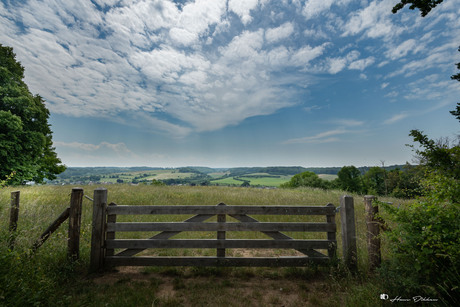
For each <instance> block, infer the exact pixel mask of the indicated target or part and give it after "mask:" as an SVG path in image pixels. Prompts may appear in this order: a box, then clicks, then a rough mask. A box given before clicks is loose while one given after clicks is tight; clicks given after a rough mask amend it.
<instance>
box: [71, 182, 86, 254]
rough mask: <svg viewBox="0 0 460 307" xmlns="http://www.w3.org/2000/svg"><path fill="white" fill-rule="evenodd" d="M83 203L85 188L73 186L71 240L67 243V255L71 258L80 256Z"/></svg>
mask: <svg viewBox="0 0 460 307" xmlns="http://www.w3.org/2000/svg"><path fill="white" fill-rule="evenodd" d="M82 203H83V189H82V188H73V189H72V194H71V195H70V210H69V241H68V244H67V256H68V257H69V259H71V260H77V259H78V258H79V257H80V228H81V211H82Z"/></svg>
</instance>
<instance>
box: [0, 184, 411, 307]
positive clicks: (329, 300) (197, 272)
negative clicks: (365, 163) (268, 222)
mask: <svg viewBox="0 0 460 307" xmlns="http://www.w3.org/2000/svg"><path fill="white" fill-rule="evenodd" d="M106 188H107V189H108V202H109V203H110V202H115V203H117V204H118V205H133V206H135V205H216V204H218V203H220V202H224V203H226V204H228V205H321V206H323V205H326V204H328V203H332V204H334V205H335V206H338V205H339V199H340V197H341V195H343V194H344V193H343V192H341V191H324V190H318V189H308V188H303V189H292V190H291V189H273V190H262V189H256V188H240V187H198V186H196V187H191V186H149V185H139V186H131V185H108V186H106ZM71 189H72V186H32V187H17V188H2V189H1V190H0V240H1V241H2V242H0V246H1V247H0V306H31V305H36V306H243V305H245V306H275V305H276V306H278V305H284V306H300V305H301V306H345V305H347V306H374V305H377V304H381V302H380V298H379V294H380V293H382V289H381V288H379V286H378V283H377V282H376V281H375V280H374V277H372V275H369V274H368V271H367V259H366V258H367V247H366V224H365V219H364V204H363V197H362V196H355V197H354V199H355V214H356V226H357V237H358V268H359V272H358V273H357V274H353V275H352V274H350V273H349V272H348V271H347V270H346V269H345V268H344V267H343V265H341V264H340V263H338V264H335V265H333V266H328V267H320V266H313V267H306V268H193V267H192V268H181V267H179V268H169V267H145V268H142V267H141V268H137V267H122V268H118V269H117V270H115V271H110V272H107V273H105V274H88V271H87V269H88V264H89V255H90V241H91V215H92V202H91V201H90V200H88V199H87V198H84V199H83V213H82V225H81V239H80V253H81V255H80V260H79V261H78V262H77V263H69V262H68V261H67V259H66V251H67V250H66V249H67V241H66V237H67V228H68V223H67V222H65V223H64V224H63V225H62V226H61V227H60V228H59V229H58V231H57V232H56V233H54V234H53V235H52V236H51V237H50V238H49V239H48V241H46V242H45V243H44V245H43V246H42V247H41V248H40V249H39V250H38V251H37V252H36V254H31V252H30V247H31V246H32V245H33V243H34V241H35V240H36V239H37V238H38V236H39V235H40V234H41V233H42V232H43V231H44V230H45V229H46V228H47V227H48V225H49V224H50V223H51V222H52V221H54V219H55V218H56V217H57V216H58V215H59V214H60V213H61V212H62V211H63V210H64V209H65V208H66V207H67V206H68V204H69V201H70V192H71ZM83 189H84V193H85V195H87V196H89V197H91V198H92V197H93V191H94V189H95V186H83ZM15 190H20V191H21V198H20V213H19V222H18V230H17V234H16V238H15V242H16V245H15V248H14V250H13V251H10V250H8V244H7V243H8V239H9V238H8V236H9V234H8V221H9V207H10V193H11V192H12V191H15ZM381 200H384V201H391V202H395V203H399V202H402V201H401V200H396V199H381ZM187 217H188V216H185V217H182V216H179V217H177V216H175V217H174V219H175V220H183V219H185V218H187ZM336 223H337V226H338V229H340V216H339V214H338V215H337V216H336ZM339 234H340V231H338V235H337V239H338V254H339V256H341V254H342V249H341V238H340V235H339ZM138 235H139V236H145V237H147V236H148V235H151V234H138ZM198 235H199V234H198ZM202 235H206V234H202ZM211 235H212V236H215V233H214V234H211ZM229 237H231V236H230V235H229ZM186 238H189V237H188V236H186ZM232 252H233V255H234V256H241V255H245V253H246V251H232ZM161 253H162V251H160V252H159V254H161ZM178 253H179V254H180V253H181V252H178ZM184 253H185V254H188V255H190V254H192V255H196V254H202V255H212V253H215V251H200V250H197V251H186V252H184ZM174 255H177V254H174ZM230 255H232V254H230ZM252 255H255V256H258V255H259V254H252ZM272 255H277V253H276V251H274V252H273V254H272ZM385 255H386V254H385V245H384V247H383V256H384V257H385Z"/></svg>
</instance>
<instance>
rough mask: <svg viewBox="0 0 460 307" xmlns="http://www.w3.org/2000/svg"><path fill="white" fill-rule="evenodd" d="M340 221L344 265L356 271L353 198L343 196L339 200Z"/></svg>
mask: <svg viewBox="0 0 460 307" xmlns="http://www.w3.org/2000/svg"><path fill="white" fill-rule="evenodd" d="M340 221H341V224H342V246H343V258H344V260H345V264H346V265H347V267H348V268H349V269H350V270H356V269H357V264H358V262H357V245H356V226H355V207H354V201H353V197H351V196H348V195H344V196H342V197H341V199H340Z"/></svg>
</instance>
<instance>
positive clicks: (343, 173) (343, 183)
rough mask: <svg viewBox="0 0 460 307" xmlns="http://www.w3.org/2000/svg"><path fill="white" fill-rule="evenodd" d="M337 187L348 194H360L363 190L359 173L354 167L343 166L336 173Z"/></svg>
mask: <svg viewBox="0 0 460 307" xmlns="http://www.w3.org/2000/svg"><path fill="white" fill-rule="evenodd" d="M337 175H338V185H339V187H340V188H341V189H342V190H344V191H348V192H352V193H360V192H362V190H363V179H362V177H361V172H360V171H359V170H358V169H357V168H356V167H355V166H353V165H352V166H344V167H342V169H341V170H340V171H339V172H338V174H337Z"/></svg>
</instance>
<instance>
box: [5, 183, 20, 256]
mask: <svg viewBox="0 0 460 307" xmlns="http://www.w3.org/2000/svg"><path fill="white" fill-rule="evenodd" d="M20 193H21V192H19V191H14V192H11V208H10V225H9V227H8V229H9V231H10V234H9V236H10V238H9V242H8V245H9V248H10V249H11V250H13V248H14V243H15V239H16V229H17V228H18V219H19V198H20Z"/></svg>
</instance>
